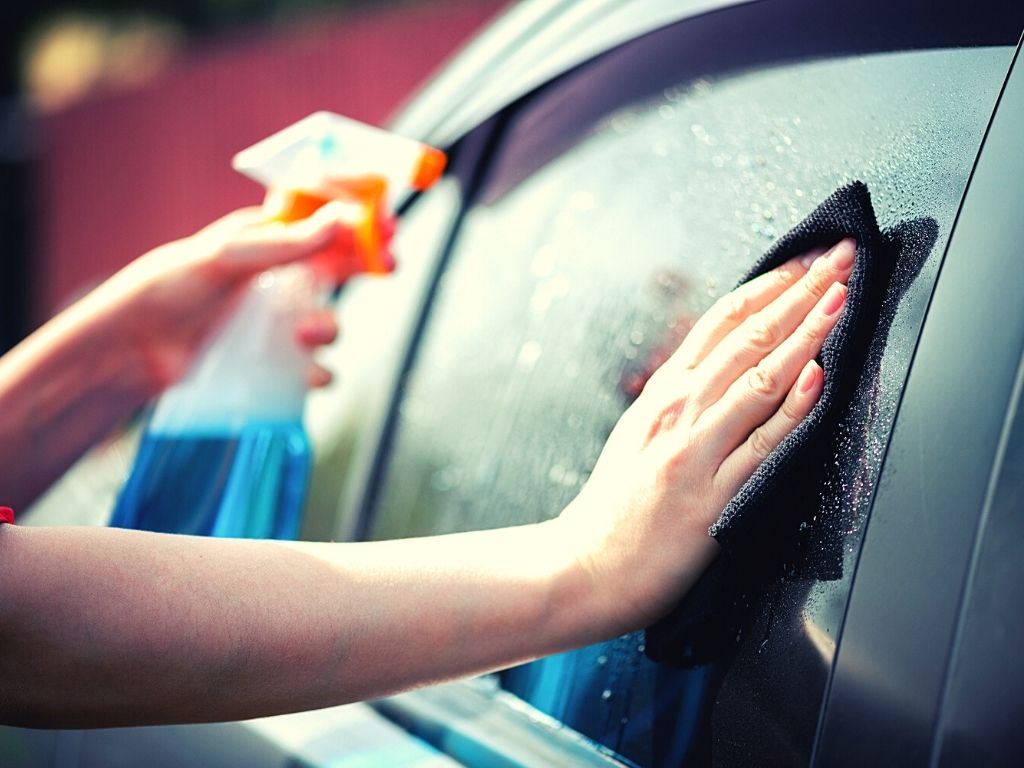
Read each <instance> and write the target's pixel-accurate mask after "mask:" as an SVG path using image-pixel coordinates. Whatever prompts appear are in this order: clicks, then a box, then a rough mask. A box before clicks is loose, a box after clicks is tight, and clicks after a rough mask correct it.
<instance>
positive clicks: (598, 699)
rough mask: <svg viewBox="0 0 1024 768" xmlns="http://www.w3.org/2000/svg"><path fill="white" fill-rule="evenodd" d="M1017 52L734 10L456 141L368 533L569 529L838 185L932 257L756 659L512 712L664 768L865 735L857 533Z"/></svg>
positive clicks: (580, 669) (757, 611) (579, 683)
mask: <svg viewBox="0 0 1024 768" xmlns="http://www.w3.org/2000/svg"><path fill="white" fill-rule="evenodd" d="M1020 29H1021V12H1020V11H1019V10H1018V9H1016V8H1004V7H1001V6H1000V5H999V4H996V3H982V4H980V5H979V4H974V5H972V7H971V8H970V9H964V8H962V7H956V6H946V5H942V4H939V5H933V4H928V5H927V6H925V5H924V4H916V3H895V4H893V3H867V4H865V3H856V4H854V3H835V4H828V5H827V6H823V5H821V4H813V3H798V2H763V3H752V4H739V5H736V6H734V7H730V8H725V9H717V10H714V11H711V12H707V13H703V14H699V15H697V16H694V17H690V18H686V19H684V20H682V21H679V22H677V23H673V24H668V25H665V26H662V27H660V28H658V29H656V30H653V31H650V32H648V33H646V34H643V35H641V36H639V37H637V38H636V39H634V40H632V41H630V42H627V43H625V44H622V45H617V46H615V47H613V48H611V49H610V50H608V51H607V52H605V53H603V54H601V55H599V56H597V57H595V58H591V59H588V60H587V61H585V62H583V63H581V64H579V65H578V66H574V67H572V68H571V69H569V70H568V71H567V72H565V73H563V74H561V75H560V76H558V77H556V78H554V79H552V80H548V81H545V82H543V83H541V84H539V85H537V86H536V87H534V88H532V90H530V91H529V92H527V93H525V94H519V93H515V92H513V93H512V95H511V96H510V98H509V99H508V102H509V103H508V104H507V106H504V107H503V108H502V109H500V110H497V111H495V112H494V113H493V114H489V115H486V116H485V117H484V118H483V119H481V120H480V122H479V123H478V124H476V125H474V126H472V127H470V128H469V129H468V130H467V131H466V132H465V133H464V134H461V135H460V136H458V137H457V138H456V139H455V140H454V141H453V143H452V145H451V146H450V147H449V149H450V150H451V151H452V155H453V164H452V167H453V171H452V174H451V178H450V182H451V184H452V185H453V189H454V190H455V191H454V192H452V191H451V190H449V191H448V192H445V193H443V194H448V195H453V196H454V198H455V202H452V203H451V204H450V205H449V206H448V207H446V213H445V215H444V216H443V217H441V218H443V220H444V222H445V225H444V226H439V225H438V221H439V218H438V217H433V216H428V215H421V214H418V213H417V210H416V209H417V208H418V207H419V206H420V205H429V204H430V202H429V198H430V195H427V196H426V198H424V199H423V200H421V201H417V202H416V203H414V205H413V206H412V208H411V209H410V211H409V218H408V221H407V222H406V227H405V232H404V233H403V238H404V239H403V251H402V253H401V258H402V259H405V260H412V261H414V262H417V263H418V264H421V265H422V264H425V263H430V264H431V265H432V266H431V272H430V276H429V277H428V278H424V282H423V285H424V288H423V293H422V295H421V297H420V298H421V301H422V304H421V305H420V306H421V311H420V312H418V314H417V316H416V318H415V320H414V321H413V322H412V323H411V327H412V333H411V336H410V339H409V343H408V346H407V348H406V351H405V353H404V355H403V356H402V357H401V358H400V359H399V360H398V361H397V374H396V376H395V379H394V382H393V388H392V389H390V392H391V394H392V395H393V396H392V397H390V398H389V402H388V405H387V407H386V408H384V410H383V412H382V414H383V415H382V418H381V421H380V423H379V425H378V427H379V428H378V429H377V435H378V436H379V440H377V441H376V442H375V443H374V448H373V451H372V456H371V458H370V459H369V460H368V461H366V462H365V464H363V465H362V468H361V470H360V472H358V473H357V475H358V477H357V478H356V481H355V483H354V485H355V486H358V488H357V491H356V492H354V493H353V492H351V491H350V492H349V496H348V498H349V499H354V500H356V501H357V502H358V503H357V504H356V505H355V506H356V507H357V509H358V512H359V517H358V519H357V520H356V521H355V522H354V523H353V524H352V529H354V530H355V531H357V533H358V535H361V536H366V537H369V538H385V537H393V536H409V535H420V534H430V533H443V532H450V531H457V530H466V529H471V528H482V527H494V526H498V525H505V524H514V523H522V522H530V521H535V520H540V519H544V518H546V517H549V516H551V515H554V514H557V512H558V511H559V510H560V509H561V508H562V507H563V506H564V505H565V504H566V503H568V502H569V501H570V500H571V499H572V498H573V496H574V495H575V493H576V492H578V490H579V488H580V487H581V486H582V484H583V483H584V482H585V480H586V476H587V472H588V470H589V468H590V467H591V466H592V465H593V463H594V461H595V459H596V457H597V454H598V452H599V450H600V448H601V446H602V444H603V441H604V439H605V437H606V435H607V433H608V431H609V430H610V428H611V426H612V425H613V424H614V422H615V420H616V418H617V417H618V415H619V414H620V413H621V412H622V410H623V409H624V407H625V406H626V405H627V404H628V402H629V401H630V399H631V398H632V397H634V396H635V394H636V393H637V392H638V391H639V389H640V388H641V387H642V385H643V382H644V380H645V378H646V376H648V375H649V374H650V372H651V371H652V370H653V368H654V367H655V366H656V365H657V364H658V362H659V361H660V360H662V359H664V356H665V355H666V354H667V353H668V351H669V350H670V349H671V348H672V347H673V346H674V345H675V344H676V343H678V341H679V340H680V338H682V336H683V335H684V334H685V332H686V330H687V328H688V327H689V325H690V324H691V323H692V322H693V320H694V318H695V317H697V316H698V315H699V314H700V313H701V312H702V311H703V310H704V309H706V308H707V307H708V306H709V305H710V303H711V302H712V301H713V300H714V299H715V298H716V297H717V296H720V295H722V293H724V292H725V291H727V290H728V289H729V287H731V286H732V285H734V284H735V281H736V280H737V279H738V278H739V276H740V275H742V274H743V272H744V271H745V270H746V269H747V268H748V267H749V265H750V264H751V263H752V262H753V261H754V260H755V259H756V258H757V257H758V256H759V255H760V253H761V252H763V251H764V250H765V249H766V248H767V247H768V246H769V245H770V244H771V243H772V242H773V241H774V239H775V238H777V237H778V236H779V235H781V234H783V233H784V232H785V231H787V230H788V229H789V228H790V227H792V226H793V225H795V224H796V223H797V222H798V221H799V220H800V219H801V218H802V217H803V216H804V215H806V214H807V213H808V212H809V211H810V210H811V209H813V207H814V206H815V205H816V204H817V203H818V202H819V201H820V200H822V199H823V198H824V197H825V196H827V195H828V194H829V193H831V192H832V191H833V190H834V189H835V188H836V187H838V186H840V185H841V184H843V183H845V182H848V181H850V180H853V179H860V180H863V181H864V182H866V183H867V184H868V186H869V189H870V191H871V193H872V198H873V201H874V206H875V210H876V213H877V215H878V218H879V221H880V224H881V225H882V226H883V227H897V226H908V227H912V228H914V229H913V231H915V232H918V233H921V236H922V237H925V238H926V239H927V240H928V242H927V244H926V247H925V248H924V249H923V250H922V251H921V253H922V256H923V258H922V259H921V261H920V263H918V264H916V265H914V268H913V269H911V270H909V272H908V273H907V274H905V275H903V276H902V277H903V279H902V283H901V290H900V291H899V292H897V294H895V295H893V297H892V301H891V307H890V309H891V312H890V313H889V314H888V315H887V317H886V318H885V322H883V323H882V327H881V331H880V333H879V336H878V338H877V339H876V352H877V354H876V355H874V356H873V357H872V359H871V362H870V363H869V365H868V366H867V367H866V369H865V370H864V371H863V374H862V378H861V381H860V385H859V388H858V392H857V396H856V398H855V401H854V402H853V403H851V404H850V407H849V409H848V411H847V414H846V417H845V418H844V421H843V423H842V425H841V430H840V434H839V437H838V439H837V441H836V443H835V446H834V448H835V455H834V456H833V457H830V458H831V460H832V461H833V463H834V471H832V472H831V473H830V474H829V475H828V477H827V480H826V482H825V483H824V484H823V485H822V486H820V487H811V488H808V489H807V493H809V494H814V495H816V496H817V497H818V498H819V499H820V516H821V525H820V527H819V531H818V535H817V536H816V537H815V538H814V539H813V544H812V545H807V546H806V547H804V549H803V550H802V552H801V553H800V554H799V558H800V559H799V562H798V563H796V564H795V567H794V568H793V569H792V573H791V575H790V577H789V578H786V579H782V580H780V581H779V582H778V583H773V584H770V585H765V589H764V591H763V593H761V594H759V596H758V598H757V600H756V601H755V605H753V606H752V612H751V621H750V625H749V628H748V631H747V632H746V633H745V634H744V636H743V637H741V638H739V641H738V643H737V646H736V648H735V649H733V650H730V651H729V652H728V653H723V654H722V657H721V658H720V659H718V660H716V661H713V662H712V663H709V664H705V665H701V666H698V667H694V668H691V669H682V670H679V669H672V668H669V667H666V666H664V665H658V664H654V663H653V662H651V661H650V660H649V659H647V658H646V656H645V654H644V650H645V649H644V638H643V636H642V635H641V634H634V635H629V636H625V637H621V638H617V639H615V640H612V641H610V642H607V643H603V644H600V645H598V646H594V647H591V648H585V649H581V650H580V651H576V652H573V653H570V654H563V655H561V656H558V657H554V658H551V659H545V660H542V661H540V662H536V663H534V664H531V665H527V666H525V667H521V668H518V669H515V670H510V671H507V672H505V673H503V674H502V675H501V676H500V678H499V682H500V685H501V687H502V688H503V689H504V690H505V691H506V692H508V693H511V694H513V695H514V696H516V697H518V698H519V699H520V700H521V701H523V702H525V703H527V704H529V705H530V706H532V707H534V708H536V709H537V710H539V711H541V712H543V713H546V714H547V715H549V716H551V717H553V718H554V719H555V720H556V721H557V722H560V723H562V724H564V725H565V726H567V727H568V728H570V729H573V730H575V731H577V732H579V733H581V734H583V735H584V736H586V737H587V738H589V739H590V740H591V741H592V742H593V744H595V745H597V746H600V747H604V748H606V749H609V750H611V751H612V753H613V754H614V755H615V756H616V757H617V758H618V759H622V760H625V761H631V762H633V763H636V764H640V765H677V764H701V763H706V762H709V761H713V762H715V763H717V764H751V763H756V764H787V765H788V764H799V763H807V762H809V761H811V760H812V758H813V756H814V751H815V745H816V743H817V738H818V733H819V726H820V725H821V723H823V722H831V721H824V720H823V719H822V718H823V712H824V711H826V707H825V704H826V702H828V705H829V706H828V707H827V711H828V713H829V716H830V717H838V718H839V721H840V722H841V721H842V720H843V718H842V708H841V707H842V705H841V704H834V703H833V700H834V697H835V696H836V695H837V694H838V692H840V691H841V690H842V688H841V687H840V688H838V689H836V690H833V691H832V692H831V694H830V690H831V689H830V686H831V685H832V682H831V681H832V679H833V673H834V671H835V670H836V669H837V667H836V664H837V658H839V659H840V660H842V658H843V657H842V656H839V657H837V648H838V647H839V644H840V641H841V639H842V637H843V636H844V621H845V617H846V615H847V610H848V609H849V610H851V611H853V608H855V607H856V604H854V606H852V607H851V606H850V603H849V598H850V594H851V586H852V585H853V583H854V574H855V573H856V572H857V562H858V558H859V556H860V552H861V544H862V538H863V535H864V531H865V530H866V529H868V528H869V526H868V521H869V519H870V518H871V505H872V500H873V499H874V496H875V492H876V486H877V483H878V478H879V474H880V470H881V467H882V465H883V459H884V457H885V455H886V448H887V446H888V444H889V440H890V435H891V432H892V425H893V422H894V420H895V417H896V413H897V409H898V406H899V404H900V401H901V396H902V393H903V387H904V383H905V381H906V376H907V372H908V370H909V368H910V364H911V361H912V359H913V357H914V351H915V348H916V345H917V340H918V336H919V333H920V331H921V327H922V323H923V321H924V318H925V314H926V311H927V309H928V306H929V302H930V300H931V297H932V292H933V287H934V285H935V280H936V276H937V275H938V273H939V271H940V265H941V263H942V258H943V254H944V253H945V251H946V248H947V245H948V244H949V242H950V240H949V238H950V233H951V232H952V230H953V227H954V223H955V221H956V217H957V213H958V210H959V209H960V206H961V202H962V200H963V196H964V192H965V189H966V188H967V183H968V180H969V178H970V176H971V173H972V169H973V168H974V165H975V160H976V158H977V156H978V150H979V147H980V146H981V144H982V140H983V137H984V135H985V132H986V129H987V127H988V125H989V121H990V118H991V116H992V113H993V109H994V107H995V105H996V103H997V99H998V97H999V94H1000V89H1001V87H1002V85H1003V82H1004V79H1005V76H1006V73H1007V70H1008V68H1009V67H1010V64H1011V60H1012V58H1013V55H1014V48H1015V45H1016V43H1017V40H1018V38H1019V34H1020ZM498 80H499V81H500V78H499V79H498ZM483 87H484V88H486V86H483ZM495 101H496V102H497V103H500V102H501V98H500V96H497V97H495ZM416 108H417V109H419V111H420V112H423V111H424V109H425V107H424V105H423V104H420V105H417V107H416ZM464 111H465V110H464ZM442 122H443V120H442ZM425 138H428V139H429V138H430V136H429V133H428V135H427V136H425ZM428 226H432V227H433V228H434V230H435V232H436V233H438V234H437V235H436V236H434V237H433V238H426V237H425V238H419V237H418V235H419V233H420V229H419V228H420V227H428ZM420 249H422V250H420ZM889 578H890V577H889V576H887V575H886V572H885V571H884V569H883V570H881V571H879V572H878V574H877V575H876V579H878V580H879V583H881V584H884V583H886V581H887V579H889ZM898 604H899V603H898V602H897V603H896V605H898ZM894 610H898V608H894ZM851 615H853V616H856V614H851ZM851 621H852V619H851ZM858 621H859V619H858ZM951 621H953V620H952V619H951ZM954 623H955V622H954ZM875 626H876V629H877V624H876V625H875ZM839 669H840V671H842V670H843V669H845V666H840V667H839ZM838 679H839V680H840V681H841V680H842V679H844V678H838ZM830 695H831V697H832V698H830ZM864 705H865V706H867V704H866V702H865V703H864ZM837 713H838V714H837ZM831 727H832V728H835V727H836V726H831ZM825 733H826V735H828V734H829V733H830V731H828V730H826V731H825ZM832 754H834V753H832Z"/></svg>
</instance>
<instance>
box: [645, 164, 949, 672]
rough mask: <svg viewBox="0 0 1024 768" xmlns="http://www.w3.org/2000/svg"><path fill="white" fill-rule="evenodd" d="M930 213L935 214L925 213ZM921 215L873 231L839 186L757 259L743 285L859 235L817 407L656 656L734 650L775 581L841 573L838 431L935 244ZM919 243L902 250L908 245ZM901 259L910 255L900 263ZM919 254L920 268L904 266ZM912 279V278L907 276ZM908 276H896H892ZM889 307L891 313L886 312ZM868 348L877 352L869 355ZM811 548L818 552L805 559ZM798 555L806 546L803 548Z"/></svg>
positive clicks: (726, 517) (718, 535) (741, 502)
mask: <svg viewBox="0 0 1024 768" xmlns="http://www.w3.org/2000/svg"><path fill="white" fill-rule="evenodd" d="M927 221H931V220H927ZM919 225H920V222H911V223H910V224H905V225H901V227H897V228H896V229H894V230H892V231H891V232H887V233H882V232H881V231H880V230H879V228H878V223H877V221H876V219H875V214H874V210H873V209H872V206H871V198H870V195H869V194H868V190H867V187H866V186H865V185H864V184H863V183H861V182H853V183H851V184H849V185H847V186H845V187H842V188H841V189H839V190H837V191H836V192H834V193H833V194H832V195H831V196H829V197H828V199H826V200H825V201H824V202H823V203H821V205H819V206H818V207H817V208H816V209H815V210H814V211H813V212H812V213H811V214H810V215H809V216H808V217H807V218H806V219H804V220H803V221H802V222H801V223H800V224H798V225H797V226H796V227H795V228H794V229H792V230H791V231H790V232H788V233H787V234H786V235H785V236H783V237H782V238H781V239H780V240H778V241H777V242H776V243H775V244H774V245H773V247H772V248H771V249H770V250H769V251H768V252H767V253H766V254H765V255H764V256H763V257H762V258H761V259H760V260H759V261H758V262H757V264H755V265H754V267H753V268H752V269H751V270H750V271H749V272H748V273H747V275H745V276H744V278H743V279H742V280H741V281H740V283H741V284H742V283H744V282H746V281H748V280H750V279H752V278H754V277H756V276H758V275H760V274H762V273H764V272H767V271H769V270H771V269H773V268H774V267H776V266H778V265H780V264H782V263H784V262H785V261H788V260H789V259H791V258H793V257H795V256H798V255H800V254H802V253H805V252H806V251H808V250H811V249H812V248H815V247H819V246H826V247H827V246H832V245H834V244H835V243H837V242H839V241H840V240H841V239H843V238H845V237H852V238H854V239H855V240H856V241H857V254H856V259H855V261H854V267H853V270H852V273H851V275H850V279H849V281H848V283H847V286H848V289H849V291H848V295H847V302H846V307H845V309H844V311H843V314H842V316H841V317H840V319H839V321H838V323H837V324H836V326H835V328H834V329H833V331H832V332H831V334H830V335H829V337H828V338H827V339H826V341H825V344H824V346H823V347H822V350H821V353H820V355H819V357H818V361H819V363H820V364H821V366H822V368H823V369H824V374H825V384H824V388H823V391H822V394H821V397H820V398H819V400H818V403H817V404H816V405H815V407H814V409H813V410H812V411H811V413H810V414H809V415H808V416H807V418H805V419H804V421H803V422H802V423H801V424H800V425H799V426H798V427H797V428H796V429H795V430H794V431H793V432H792V433H791V434H790V435H789V436H788V437H787V438H786V439H785V440H783V442H782V443H781V444H780V445H779V446H778V447H777V448H776V449H775V450H774V451H773V452H772V453H771V454H770V455H769V456H768V457H767V458H766V459H765V460H764V462H763V463H762V464H761V466H760V467H759V468H758V469H757V471H756V472H755V473H754V475H753V476H752V477H751V478H750V479H749V480H748V481H747V482H746V483H745V484H744V485H743V486H742V487H741V488H740V490H739V492H738V493H737V494H736V495H735V496H734V497H733V499H732V500H731V501H730V502H729V504H728V506H727V507H726V508H725V510H724V511H723V512H722V514H721V516H720V517H719V518H718V520H717V521H715V523H714V524H713V525H712V526H711V528H710V529H709V531H708V533H709V534H710V535H712V536H714V537H715V539H716V540H717V541H718V542H719V544H721V546H722V551H721V553H720V555H719V557H718V558H717V559H716V560H715V562H714V563H713V564H712V566H711V567H710V568H709V569H708V571H707V572H706V573H705V574H704V575H703V576H702V577H701V579H699V580H698V582H697V583H696V584H695V585H694V587H693V588H692V589H691V590H690V593H689V594H688V595H687V596H686V597H685V598H684V599H683V601H682V602H681V603H680V604H679V605H678V606H677V607H676V609H675V610H673V611H672V612H671V613H670V614H669V615H668V616H666V617H665V618H663V619H661V620H660V621H658V622H657V623H655V624H654V625H652V626H651V627H649V628H648V629H647V632H646V642H645V645H646V654H647V655H648V656H649V657H650V658H651V659H653V660H655V661H659V662H665V663H669V664H672V665H674V666H682V667H690V666H695V665H698V664H704V663H707V662H708V661H712V660H716V659H722V658H724V657H727V656H728V655H729V654H730V653H731V652H732V651H734V650H735V647H736V645H737V644H738V642H739V640H740V637H741V635H742V633H743V631H744V629H745V627H746V626H747V625H748V623H749V619H750V616H749V614H750V608H751V606H752V605H753V604H754V603H755V602H756V601H757V599H759V598H760V597H763V595H764V594H765V593H766V592H768V591H770V589H771V587H772V585H773V584H776V583H777V582H778V581H779V580H780V579H784V578H787V577H793V576H794V575H801V576H807V577H811V578H818V579H835V578H838V577H839V576H840V575H841V573H842V546H841V540H838V539H837V537H835V536H831V537H830V536H828V535H826V534H823V532H822V530H823V528H824V527H827V526H823V525H822V521H820V520H819V519H818V517H819V512H820V507H821V498H822V494H821V488H822V487H823V484H824V483H825V482H826V480H827V478H828V476H829V473H830V472H831V473H833V474H834V473H835V471H836V469H835V465H836V455H837V449H836V440H837V430H838V427H839V425H840V423H841V421H842V418H843V415H844V414H845V413H846V412H847V410H848V406H849V404H850V403H851V401H852V400H853V398H854V395H855V393H856V392H857V389H858V384H859V383H860V382H861V381H862V378H863V377H862V374H863V373H864V371H865V369H866V368H867V367H870V360H871V359H874V360H875V362H876V363H877V359H879V358H880V350H882V351H884V344H885V338H879V337H880V336H886V337H887V335H888V330H889V324H890V323H891V318H892V315H893V314H894V312H895V304H897V303H898V301H899V298H900V296H902V293H903V292H904V291H905V290H906V287H907V285H909V282H910V280H911V279H912V276H916V274H917V272H918V271H919V269H920V266H921V263H922V262H923V258H924V256H926V255H927V253H928V251H930V249H931V245H932V244H934V241H935V232H936V227H935V225H934V222H931V225H924V227H923V229H924V230H926V231H922V227H921V226H919ZM908 242H909V243H910V244H911V246H912V247H904V246H905V245H906V244H907V243H908ZM904 256H906V258H905V259H904ZM901 260H903V261H906V260H910V261H913V262H914V264H913V267H908V266H907V265H906V264H904V266H903V268H902V270H897V266H898V264H899V262H900V261H901ZM911 273H912V276H911V277H909V278H908V277H906V276H907V275H908V274H911ZM894 274H897V275H898V276H899V275H901V274H902V275H903V276H904V279H902V280H900V279H897V280H896V281H895V283H897V284H898V285H895V284H894V285H891V283H893V282H894V281H893V275H894ZM883 304H884V305H886V308H887V309H888V310H889V311H888V312H887V313H885V314H886V319H885V320H883V319H882V316H883V312H882V308H883ZM872 348H874V352H876V353H877V354H874V355H869V352H871V350H872ZM809 546H813V548H814V553H813V554H814V556H813V557H807V556H806V550H807V549H808V547H809ZM802 553H803V554H802Z"/></svg>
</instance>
